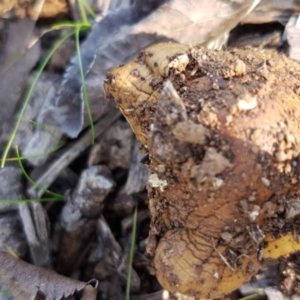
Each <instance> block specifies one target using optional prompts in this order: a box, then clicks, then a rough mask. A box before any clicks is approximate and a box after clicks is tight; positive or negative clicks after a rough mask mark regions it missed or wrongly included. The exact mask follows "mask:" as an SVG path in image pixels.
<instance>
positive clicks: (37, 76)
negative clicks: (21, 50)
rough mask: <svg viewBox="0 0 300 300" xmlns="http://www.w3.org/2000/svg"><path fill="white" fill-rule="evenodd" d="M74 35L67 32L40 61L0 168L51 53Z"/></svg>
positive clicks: (71, 32) (3, 163) (3, 164)
mask: <svg viewBox="0 0 300 300" xmlns="http://www.w3.org/2000/svg"><path fill="white" fill-rule="evenodd" d="M73 34H74V31H70V32H68V33H67V34H65V35H64V36H63V37H62V38H61V39H59V40H58V41H57V42H56V43H55V44H54V46H53V47H52V49H50V51H49V52H48V54H47V55H46V57H45V58H44V60H43V61H42V63H41V65H40V66H39V68H38V71H37V74H36V76H35V77H34V80H33V82H32V83H31V85H30V87H29V89H28V91H27V93H26V97H25V101H24V103H23V105H22V107H21V110H20V112H19V115H18V118H17V122H16V124H15V126H14V128H13V131H12V133H11V135H10V139H9V140H8V143H7V145H6V147H5V149H4V152H3V155H2V161H1V168H3V167H4V166H5V162H6V158H7V156H8V153H9V151H10V149H11V146H12V143H13V141H14V139H15V136H16V133H17V131H18V129H19V126H20V123H21V120H22V117H23V114H24V112H25V109H26V107H27V105H28V103H29V100H30V98H31V95H32V92H33V89H34V87H35V85H36V83H37V81H38V79H39V77H40V75H41V73H42V71H43V70H44V68H45V67H46V65H47V63H48V61H49V60H50V58H51V57H52V55H53V53H54V52H55V51H56V50H57V49H58V48H59V47H60V46H61V44H62V43H63V42H64V41H65V40H67V39H68V38H69V37H70V36H71V35H73Z"/></svg>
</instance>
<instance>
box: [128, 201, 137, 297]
mask: <svg viewBox="0 0 300 300" xmlns="http://www.w3.org/2000/svg"><path fill="white" fill-rule="evenodd" d="M132 220H133V222H132V232H131V243H130V251H129V263H128V275H127V283H126V300H130V284H131V276H132V264H133V255H134V248H135V238H136V225H137V207H136V208H135V210H134V213H133V219H132Z"/></svg>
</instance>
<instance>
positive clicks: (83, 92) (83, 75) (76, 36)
mask: <svg viewBox="0 0 300 300" xmlns="http://www.w3.org/2000/svg"><path fill="white" fill-rule="evenodd" d="M79 33H80V29H79V28H77V29H76V33H75V43H76V51H77V57H78V66H79V70H80V77H81V82H82V94H83V100H84V104H85V107H86V110H87V113H88V118H89V122H90V126H91V134H92V144H94V142H95V128H94V122H93V117H92V113H91V107H90V103H89V99H88V93H87V90H86V84H85V78H84V77H85V74H84V72H83V68H82V60H81V52H80V43H79Z"/></svg>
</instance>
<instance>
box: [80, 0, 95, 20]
mask: <svg viewBox="0 0 300 300" xmlns="http://www.w3.org/2000/svg"><path fill="white" fill-rule="evenodd" d="M78 1H80V2H81V3H82V5H83V6H84V9H85V10H86V11H87V12H88V13H89V14H90V16H91V17H92V18H95V17H96V13H95V11H94V10H93V8H92V7H91V6H90V5H89V4H88V3H87V1H85V0H78Z"/></svg>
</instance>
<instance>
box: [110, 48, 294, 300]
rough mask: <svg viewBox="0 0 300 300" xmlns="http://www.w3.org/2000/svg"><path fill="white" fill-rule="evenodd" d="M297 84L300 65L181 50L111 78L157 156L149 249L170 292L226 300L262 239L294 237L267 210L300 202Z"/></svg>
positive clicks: (261, 56)
mask: <svg viewBox="0 0 300 300" xmlns="http://www.w3.org/2000/svg"><path fill="white" fill-rule="evenodd" d="M299 83H300V65H299V64H297V63H295V62H293V61H291V60H289V59H288V58H286V57H285V56H284V55H280V54H278V53H276V52H273V51H263V50H258V49H245V50H236V49H235V50H231V51H228V52H226V51H212V50H205V49H202V48H199V49H194V48H189V47H187V46H182V45H177V44H159V45H155V46H152V47H150V48H148V49H147V50H145V51H144V52H142V53H141V54H140V55H139V56H138V57H137V58H136V59H135V60H133V61H132V62H130V63H129V64H127V65H125V66H123V67H120V68H116V69H115V70H113V71H112V73H111V74H109V76H108V81H107V83H106V84H105V89H106V91H107V92H108V93H109V94H111V95H112V97H113V98H114V99H115V101H116V103H117V105H118V106H119V107H120V109H121V110H122V112H123V113H124V115H125V117H126V118H127V119H128V121H129V122H130V124H131V126H132V128H133V130H134V132H135V133H136V135H137V138H138V139H139V140H140V142H141V143H142V144H143V145H144V146H145V148H146V149H147V150H148V153H149V157H150V164H149V169H150V171H151V175H150V178H149V188H148V191H149V197H150V212H151V216H152V221H151V231H150V238H149V240H150V241H153V240H154V237H158V245H157V248H156V249H155V250H154V251H152V252H154V253H152V255H154V266H155V269H156V273H157V278H158V280H159V281H160V283H161V284H162V285H163V286H164V287H165V288H166V289H168V290H169V291H172V292H175V291H178V292H181V293H183V294H186V295H189V296H194V297H196V298H209V299H212V298H216V297H220V296H222V295H224V294H226V293H229V292H230V291H232V290H234V289H236V288H237V287H238V286H239V285H241V284H242V283H244V282H246V281H248V280H249V279H250V278H251V277H252V276H253V275H254V274H255V273H256V272H257V271H258V269H259V267H260V259H261V257H260V249H261V248H262V243H263V240H264V237H265V235H267V234H269V235H273V236H275V235H277V236H278V235H280V234H283V235H284V234H286V233H287V231H288V230H289V229H290V228H289V227H287V226H286V227H284V226H280V227H279V225H276V221H274V220H273V221H270V220H271V219H272V218H271V217H270V211H269V210H268V207H269V206H270V205H269V204H270V203H271V204H272V205H273V207H274V214H276V212H277V210H279V207H280V205H281V206H282V203H284V202H285V201H286V200H287V199H289V198H291V197H298V182H299V166H298V163H300V160H299V149H300V134H299V133H300V132H299V120H300V106H299V105H300V84H299ZM281 213H282V212H281ZM289 222H290V221H289ZM289 224H291V223H289ZM275 237H276V236H275ZM154 248H155V245H154V244H149V249H154Z"/></svg>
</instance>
